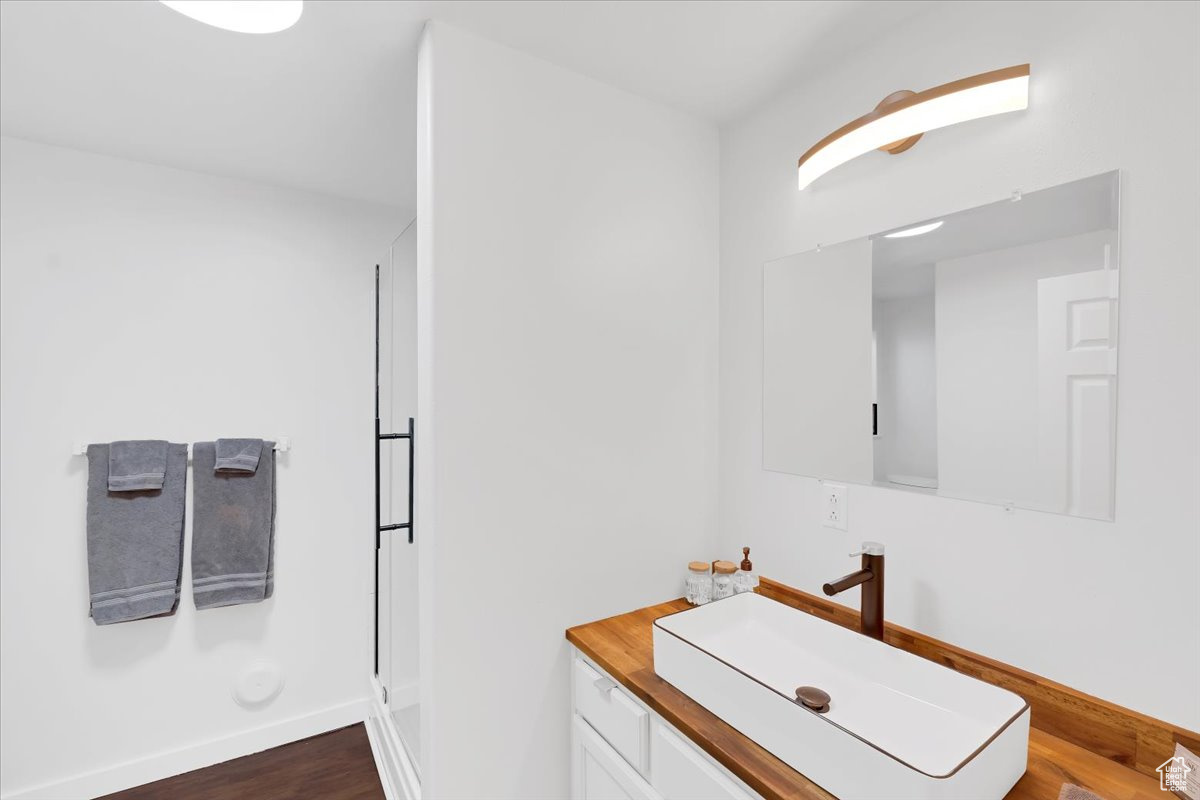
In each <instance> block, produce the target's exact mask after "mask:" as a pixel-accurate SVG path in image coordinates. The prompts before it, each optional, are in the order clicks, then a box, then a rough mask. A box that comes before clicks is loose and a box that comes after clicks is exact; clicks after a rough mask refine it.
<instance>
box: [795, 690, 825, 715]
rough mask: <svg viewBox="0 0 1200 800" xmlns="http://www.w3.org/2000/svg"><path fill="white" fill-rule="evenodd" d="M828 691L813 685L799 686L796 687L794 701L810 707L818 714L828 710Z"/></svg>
mask: <svg viewBox="0 0 1200 800" xmlns="http://www.w3.org/2000/svg"><path fill="white" fill-rule="evenodd" d="M829 700H830V697H829V693H828V692H824V691H822V690H820V689H818V688H817V687H815V686H800V687H797V689H796V702H797V703H799V704H800V705H802V706H804V707H805V708H811V709H812V710H813V711H815V712H817V713H818V714H824V713H825V712H826V711H828V710H829Z"/></svg>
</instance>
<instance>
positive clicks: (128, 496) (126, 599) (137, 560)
mask: <svg viewBox="0 0 1200 800" xmlns="http://www.w3.org/2000/svg"><path fill="white" fill-rule="evenodd" d="M109 453H110V451H109V445H106V444H93V445H88V449H87V456H88V502H87V550H88V587H89V591H90V592H91V617H92V620H93V621H94V622H95V623H96V624H97V625H107V624H108V623H110V622H125V621H126V620H133V619H141V618H143V617H154V616H158V615H160V614H169V613H172V612H174V610H175V608H176V606H177V605H178V603H179V578H180V574H181V572H182V570H183V500H184V496H185V490H186V483H187V445H186V444H168V445H167V463H166V474H165V476H164V479H163V486H162V488H161V489H146V490H142V491H121V492H110V491H109V490H108V465H109Z"/></svg>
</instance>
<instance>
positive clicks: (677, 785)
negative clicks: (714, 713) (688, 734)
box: [650, 720, 753, 800]
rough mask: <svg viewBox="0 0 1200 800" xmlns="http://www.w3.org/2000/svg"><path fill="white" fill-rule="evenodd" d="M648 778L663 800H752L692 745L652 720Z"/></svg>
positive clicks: (749, 795) (747, 793) (748, 794)
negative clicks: (653, 723)
mask: <svg viewBox="0 0 1200 800" xmlns="http://www.w3.org/2000/svg"><path fill="white" fill-rule="evenodd" d="M655 722H656V724H655V725H654V736H653V740H652V742H651V745H650V778H651V780H652V781H654V788H655V789H656V790H658V791H659V792H660V793H661V794H662V796H663V798H665V800H751V797H753V795H751V794H750V793H749V792H746V791H745V790H743V789H742V787H741V786H739V785H738V784H737V783H736V782H735V781H734V780H733V778H731V777H729V776H728V775H727V774H725V772H724V771H723V770H722V769H720V768H719V767H717V766H716V765H714V764H713V763H712V762H711V761H709V760H708V758H706V757H705V756H704V755H703V754H702V753H700V752H699V751H698V750H696V748H695V747H693V746H692V745H691V743H689V742H687V741H684V739H683V738H682V737H681V736H679V734H677V733H675V732H674V731H673V730H671V729H670V728H668V727H667V726H666V725H664V724H662V723H661V722H659V721H658V720H655Z"/></svg>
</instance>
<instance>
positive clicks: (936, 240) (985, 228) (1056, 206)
mask: <svg viewBox="0 0 1200 800" xmlns="http://www.w3.org/2000/svg"><path fill="white" fill-rule="evenodd" d="M1119 193H1120V181H1119V179H1118V176H1117V173H1116V172H1104V173H1101V174H1099V175H1093V176H1091V177H1090V178H1082V179H1080V180H1077V181H1071V182H1070V183H1063V184H1059V185H1058V186H1052V187H1050V188H1048V189H1041V190H1039V191H1036V192H1029V193H1027V194H1025V195H1023V196H1021V197H1020V201H1019V202H1013V200H1012V199H1009V200H1000V201H999V202H995V203H988V204H987V205H984V206H977V207H975V208H970V209H966V210H964V211H959V212H956V213H954V214H948V215H946V216H945V217H942V219H943V220H944V221H945V224H943V225H942V226H941V227H940V228H938V229H937V230H934V231H931V232H929V233H924V234H921V235H919V236H910V237H907V238H901V239H887V238H884V236H883V235H882V234H881V235H878V236H873V237H871V238H872V240H873V242H872V248H871V261H872V265H873V266H874V269H875V275H876V276H877V278H883V279H884V281H885V284H884V285H885V286H887V287H889V288H888V291H898V290H899V289H898V287H901V286H908V287H910V288H911V287H912V286H914V285H915V284H913V283H911V282H910V279H911V280H921V278H919V277H917V276H920V275H922V274H924V268H925V267H928V266H929V265H931V264H935V263H937V262H939V261H946V260H949V259H952V258H962V257H963V256H970V255H976V254H978V253H990V252H993V251H996V250H1006V249H1008V248H1010V247H1020V246H1021V245H1026V244H1032V243H1033V242H1044V241H1047V240H1050V239H1060V238H1064V237H1067V236H1077V235H1079V234H1083V233H1089V232H1091V231H1099V230H1116V229H1117V223H1118V219H1117V216H1118V212H1119V209H1120V195H1119ZM924 221H925V222H931V221H932V220H924ZM914 224H920V223H914ZM905 227H906V228H909V227H913V225H906V226H905ZM892 271H895V272H896V273H897V274H896V276H895V277H894V278H893V277H891V276H888V277H883V276H884V274H885V273H888V272H892ZM929 288H930V289H932V284H930V285H929ZM893 296H898V295H894V294H893Z"/></svg>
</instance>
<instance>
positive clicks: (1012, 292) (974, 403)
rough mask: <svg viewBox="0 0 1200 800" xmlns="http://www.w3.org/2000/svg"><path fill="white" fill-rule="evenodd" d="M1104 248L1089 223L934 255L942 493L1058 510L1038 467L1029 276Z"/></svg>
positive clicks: (1107, 234)
mask: <svg viewBox="0 0 1200 800" xmlns="http://www.w3.org/2000/svg"><path fill="white" fill-rule="evenodd" d="M1109 247H1114V248H1115V247H1116V236H1115V235H1114V233H1113V232H1112V231H1094V232H1092V233H1085V234H1081V235H1078V236H1066V237H1063V238H1061V239H1051V240H1048V241H1044V242H1034V243H1033V244H1027V245H1022V246H1020V247H1008V248H1005V249H1003V250H993V251H991V252H987V253H979V254H976V255H972V256H965V257H963V258H952V259H947V260H945V261H939V262H938V263H937V267H936V273H935V274H936V276H937V277H936V280H937V409H938V423H939V428H938V439H937V457H938V465H939V467H940V468H941V483H940V486H939V491H940V492H941V493H942V494H945V495H954V496H956V497H968V498H980V499H983V500H987V501H990V502H998V501H1012V502H1014V503H1016V504H1017V505H1018V506H1022V507H1024V508H1038V509H1051V508H1053V509H1055V510H1057V511H1063V510H1065V508H1064V507H1063V505H1062V502H1061V500H1060V499H1059V498H1058V494H1059V492H1057V491H1056V488H1057V484H1056V485H1055V486H1044V485H1043V480H1042V478H1043V475H1042V471H1041V470H1039V468H1038V466H1039V462H1038V382H1039V377H1038V376H1039V372H1038V369H1039V365H1038V279H1039V278H1049V277H1053V276H1056V275H1069V274H1072V273H1076V272H1091V271H1094V270H1100V269H1104V268H1105V264H1106V253H1107V252H1108V251H1107V248H1109ZM1135 268H1136V267H1135ZM1119 383H1120V380H1119V379H1118V386H1119ZM1118 391H1120V389H1119V388H1118ZM1066 482H1067V480H1066V476H1061V481H1060V483H1062V484H1065V483H1066ZM1054 501H1057V502H1054Z"/></svg>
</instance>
